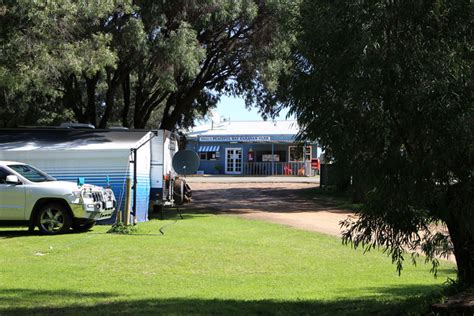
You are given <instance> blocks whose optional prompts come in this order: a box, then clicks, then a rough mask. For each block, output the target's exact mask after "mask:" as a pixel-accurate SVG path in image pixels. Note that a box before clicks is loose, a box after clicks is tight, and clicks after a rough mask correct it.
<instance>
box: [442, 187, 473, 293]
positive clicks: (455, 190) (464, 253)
mask: <svg viewBox="0 0 474 316" xmlns="http://www.w3.org/2000/svg"><path fill="white" fill-rule="evenodd" d="M473 194H474V192H472V185H471V184H470V183H463V182H462V181H460V182H458V183H457V184H455V185H453V186H451V187H450V188H449V189H448V193H447V199H446V200H447V203H446V204H447V208H448V211H449V213H448V218H447V220H446V225H447V226H448V230H449V235H450V237H451V242H452V243H453V247H454V256H455V257H456V264H457V266H458V279H459V281H460V282H461V283H463V284H466V285H470V286H472V285H474V217H473V216H472V210H473V209H474V199H473V198H472V196H473Z"/></svg>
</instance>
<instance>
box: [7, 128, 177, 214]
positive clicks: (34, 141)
mask: <svg viewBox="0 0 474 316" xmlns="http://www.w3.org/2000/svg"><path fill="white" fill-rule="evenodd" d="M177 151H178V140H177V137H176V135H175V134H173V133H171V132H169V131H166V130H156V131H146V130H117V129H110V130H107V129H104V130H99V129H71V128H36V129H0V160H13V161H19V162H23V163H27V164H30V165H33V166H36V167H38V168H40V169H42V170H44V171H46V172H47V173H48V174H50V175H52V176H53V177H55V178H57V179H58V180H63V181H72V182H76V181H77V179H78V178H85V181H86V182H87V183H90V184H94V185H98V186H101V187H110V188H111V189H112V190H113V192H114V194H115V197H116V199H117V205H118V209H119V210H123V209H124V207H125V190H126V179H127V178H128V179H130V180H131V181H132V189H133V191H132V192H133V196H132V199H131V201H130V203H131V204H132V205H131V209H132V212H133V213H134V215H135V217H136V219H137V221H138V222H142V221H146V220H147V219H148V211H149V209H150V206H153V205H157V206H159V205H161V204H164V203H165V202H166V201H167V200H169V199H170V194H169V192H167V190H166V189H167V186H166V179H169V178H170V177H171V178H173V177H174V172H173V169H172V158H173V156H174V154H175V153H176V152H177ZM171 198H172V197H171Z"/></svg>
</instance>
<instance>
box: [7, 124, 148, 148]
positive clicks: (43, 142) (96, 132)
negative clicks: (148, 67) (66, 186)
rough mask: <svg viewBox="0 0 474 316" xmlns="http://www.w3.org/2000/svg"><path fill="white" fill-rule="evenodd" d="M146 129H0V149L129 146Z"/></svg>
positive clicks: (139, 138)
mask: <svg viewBox="0 0 474 316" xmlns="http://www.w3.org/2000/svg"><path fill="white" fill-rule="evenodd" d="M148 133H150V132H149V131H145V130H100V129H58V128H53V129H30V128H20V129H0V151H29V150H48V151H51V150H65V149H67V150H104V149H109V150H110V149H120V150H123V149H130V148H134V147H136V146H137V144H138V143H139V142H140V140H141V139H143V138H144V137H145V136H146V135H147V134H148Z"/></svg>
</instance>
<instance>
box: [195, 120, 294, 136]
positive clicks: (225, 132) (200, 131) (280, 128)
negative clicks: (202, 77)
mask: <svg viewBox="0 0 474 316" xmlns="http://www.w3.org/2000/svg"><path fill="white" fill-rule="evenodd" d="M298 132H299V127H298V124H297V122H296V121H295V120H288V121H227V122H221V123H209V124H203V125H199V126H196V127H194V128H193V129H192V130H191V131H190V132H189V133H187V137H188V138H197V137H201V136H257V135H258V136H271V135H288V136H293V137H294V136H296V134H298Z"/></svg>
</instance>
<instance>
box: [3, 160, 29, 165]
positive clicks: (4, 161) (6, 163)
mask: <svg viewBox="0 0 474 316" xmlns="http://www.w3.org/2000/svg"><path fill="white" fill-rule="evenodd" d="M11 164H15V165H25V163H23V162H18V161H8V160H0V165H11Z"/></svg>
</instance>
